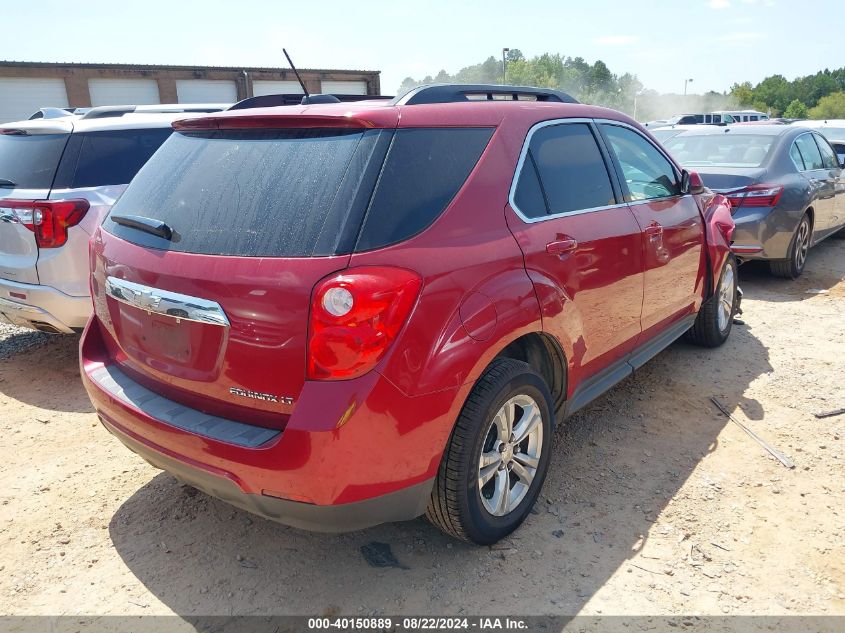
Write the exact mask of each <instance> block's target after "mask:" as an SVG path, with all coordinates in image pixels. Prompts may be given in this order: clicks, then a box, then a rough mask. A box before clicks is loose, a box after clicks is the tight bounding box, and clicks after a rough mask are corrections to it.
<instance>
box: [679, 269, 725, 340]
mask: <svg viewBox="0 0 845 633" xmlns="http://www.w3.org/2000/svg"><path fill="white" fill-rule="evenodd" d="M737 281H738V276H737V265H736V259H735V258H734V256H733V255H728V259H727V260H726V261H725V265H724V266H723V267H722V273H721V274H720V275H719V283H718V285H717V286H716V291H715V292H714V293H713V296H712V297H710V298H709V299H708V300H707V301H705V302H704V304H703V305H702V306H701V309H700V310H699V311H698V316H697V317H696V318H695V323H694V324H693V326H692V327H691V328H690V329H689V330H688V331H687V335H686V336H687V340H689V341H690V342H692V343H694V344H696V345H700V346H702V347H719V346H720V345H721V344H722V343H724V342H725V341H727V340H728V336H730V333H731V327H732V326H733V320H734V315H736V309H737V288H738V283H737Z"/></svg>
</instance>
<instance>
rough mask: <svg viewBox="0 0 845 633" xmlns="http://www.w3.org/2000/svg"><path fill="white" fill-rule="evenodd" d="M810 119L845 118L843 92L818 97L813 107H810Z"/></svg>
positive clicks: (844, 93) (844, 94)
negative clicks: (817, 101)
mask: <svg viewBox="0 0 845 633" xmlns="http://www.w3.org/2000/svg"><path fill="white" fill-rule="evenodd" d="M809 114H810V118H811V119H845V92H834V93H833V94H830V95H827V96H826V97H822V98H821V99H819V104H818V105H817V106H816V107H815V108H810V112H809Z"/></svg>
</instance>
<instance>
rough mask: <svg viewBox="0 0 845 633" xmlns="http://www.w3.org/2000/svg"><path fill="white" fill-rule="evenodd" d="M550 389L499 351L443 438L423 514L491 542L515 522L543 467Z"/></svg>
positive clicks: (452, 531) (460, 534) (447, 528)
mask: <svg viewBox="0 0 845 633" xmlns="http://www.w3.org/2000/svg"><path fill="white" fill-rule="evenodd" d="M552 410H553V409H552V396H551V394H550V393H549V388H548V385H546V382H545V380H543V377H542V376H540V374H538V373H537V372H536V371H534V370H533V369H532V368H531V366H530V365H528V364H527V363H523V362H521V361H517V360H513V359H510V358H500V359H497V360H495V361H493V363H492V364H491V365H490V367H489V368H488V369H487V370H486V371H485V372H484V375H483V376H481V378H480V379H479V380H478V382H477V383H476V384H475V387H473V390H472V392H470V395H469V397H468V398H467V401H466V403H465V404H464V407H463V409H462V410H461V414H460V416H459V417H458V420H457V422H456V424H455V428H454V429H453V431H452V436H451V437H450V438H449V444H448V446H447V447H446V452H445V453H444V454H443V458H442V461H441V462H440V469H439V471H438V474H437V478H436V480H435V483H434V488H433V490H432V492H431V501H430V502H429V505H428V509H427V510H426V517H427V518H428V520H429V521H431V522H432V523H433V524H434V525H436V526H437V527H438V528H440V529H441V530H443V531H444V532H446V533H447V534H449V535H451V536H454V537H455V538H458V539H461V540H464V541H469V542H472V543H476V544H478V545H490V544H491V543H495V542H496V541H499V540H500V539H502V538H504V537H505V536H507V535H508V534H510V533H511V532H513V531H514V530H515V529H516V528H518V527H519V526H520V524H522V522H523V521H524V520H525V517H526V516H528V513H529V512H530V511H531V508H532V506H533V505H534V502H535V501H536V500H537V495H538V494H539V493H540V488H541V487H542V486H543V481H544V480H545V478H546V472H547V471H548V467H549V458H550V454H551V445H552V427H553V425H552Z"/></svg>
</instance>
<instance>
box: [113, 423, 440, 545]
mask: <svg viewBox="0 0 845 633" xmlns="http://www.w3.org/2000/svg"><path fill="white" fill-rule="evenodd" d="M101 421H102V422H103V425H104V426H105V427H106V428H107V429H108V430H109V431H111V432H112V434H114V435H115V436H116V437H117V438H118V439H119V440H120V441H121V442H123V444H124V445H125V446H126V447H127V448H129V449H131V450H132V451H134V452H135V453H137V454H138V455H140V456H141V457H143V458H144V459H145V460H147V462H149V463H150V464H152V465H153V466H155V467H156V468H161V469H162V470H164V471H166V472H168V473H170V474H171V475H173V476H174V477H176V478H177V479H179V480H180V481H183V482H185V483H187V484H190V485H191V486H193V487H194V488H198V489H199V490H202V491H203V492H204V493H206V494H209V495H211V496H212V497H217V498H218V499H222V500H223V501H226V502H227V503H230V504H232V505H233V506H236V507H238V508H241V509H243V510H247V511H248V512H252V513H253V514H257V515H259V516H262V517H264V518H265V519H270V520H272V521H278V522H279V523H284V524H285V525H290V526H293V527H296V528H301V529H304V530H312V531H315V532H350V531H353V530H360V529H364V528H367V527H371V526H373V525H378V524H380V523H390V522H392V521H404V520H407V519H412V518H414V517H418V516H419V515H421V514H422V513H423V512H425V508H426V505H427V504H428V499H429V497H430V496H431V487H432V483H433V481H431V480H430V481H424V482H422V483H419V484H416V485H412V486H409V487H407V488H403V489H401V490H398V491H396V492H393V493H389V494H386V495H381V496H379V497H374V498H371V499H366V500H364V501H358V502H353V503H343V504H338V505H328V506H320V505H315V504H311V503H303V502H300V501H291V500H289V499H279V498H277V497H271V496H269V495H264V494H249V493H245V492H244V491H243V490H241V488H240V487H239V486H238V485H237V484H236V483H235V482H234V481H232V480H231V479H229V478H227V477H221V476H218V475H214V474H212V473H210V472H208V471H206V470H203V469H202V468H198V467H195V466H191V465H189V464H187V463H185V462H183V461H180V460H179V459H175V458H173V457H168V456H167V455H165V454H164V453H160V452H159V451H157V450H155V449H153V448H152V447H150V446H149V445H147V444H144V443H142V442H139V441H137V440H135V439H133V438H132V437H131V436H129V435H127V434H126V433H124V432H121V431H120V430H118V428H116V426H114V425H113V424H111V423H109V422H108V421H106V420H105V419H103V418H102V417H101Z"/></svg>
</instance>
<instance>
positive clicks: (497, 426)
mask: <svg viewBox="0 0 845 633" xmlns="http://www.w3.org/2000/svg"><path fill="white" fill-rule="evenodd" d="M542 450H543V418H542V412H541V410H540V407H539V406H538V405H537V403H536V402H535V401H534V399H533V398H531V397H530V396H527V395H524V394H523V395H517V396H514V397H513V398H511V399H509V400H508V401H507V402H505V403H504V404H503V405H502V406H501V408H500V409H499V411H498V412H497V413H496V415H495V416H493V419H492V421H491V422H490V426H489V428H488V430H487V434H486V436H485V439H484V445H483V447H482V449H481V458H480V459H479V463H478V492H479V495H480V496H481V502H482V504H483V505H484V508H485V509H486V510H487V512H489V513H490V514H492V515H493V516H505V515H507V514H508V513H510V512H512V511H513V510H514V509H515V508H516V507H517V506H519V504H520V502H521V501H522V500H523V499H524V498H525V495H526V494H527V493H528V490H529V489H530V488H531V483H532V482H533V481H534V477H535V475H536V474H537V469H538V467H539V465H540V455H541V453H542Z"/></svg>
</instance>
